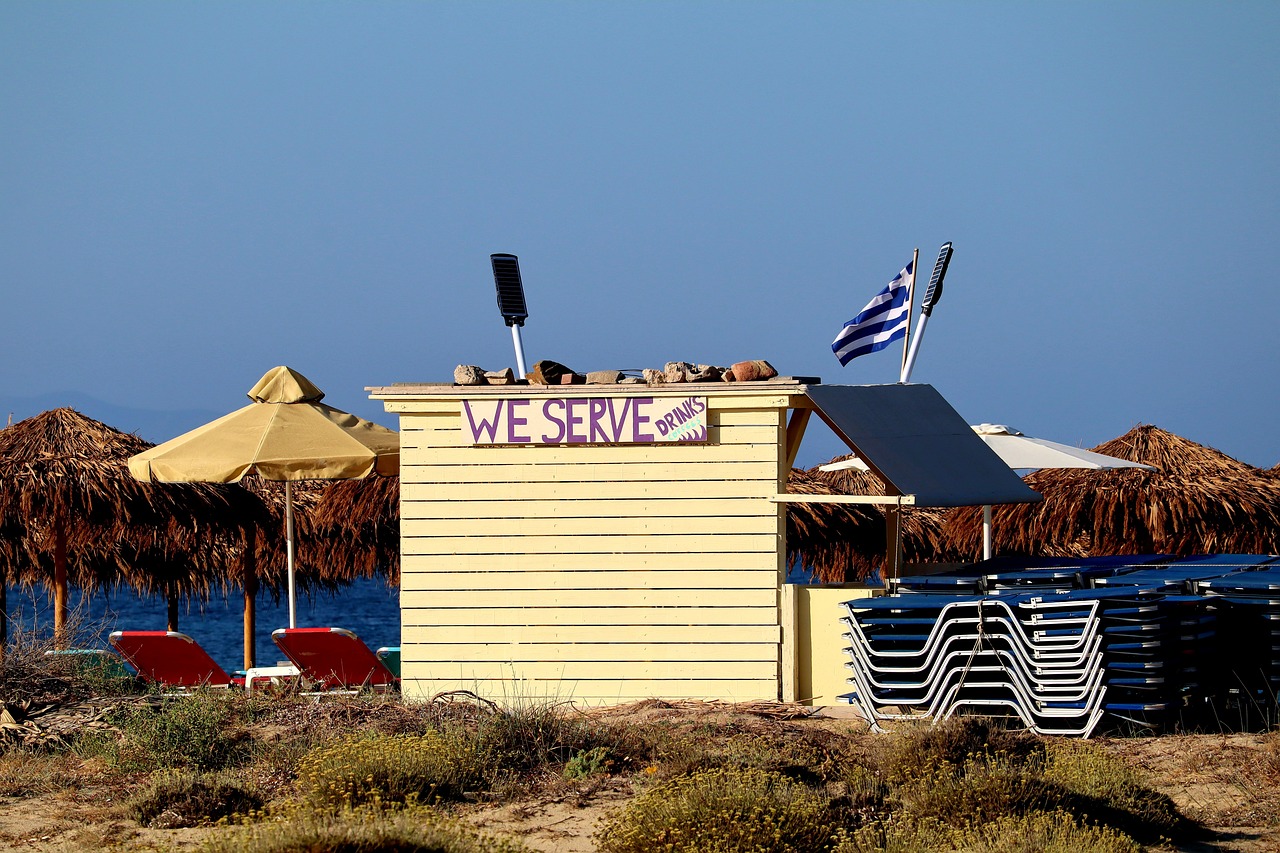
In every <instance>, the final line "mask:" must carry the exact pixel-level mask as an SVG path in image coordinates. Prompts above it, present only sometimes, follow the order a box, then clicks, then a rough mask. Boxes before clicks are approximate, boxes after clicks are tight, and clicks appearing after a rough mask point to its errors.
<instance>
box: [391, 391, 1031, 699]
mask: <svg viewBox="0 0 1280 853" xmlns="http://www.w3.org/2000/svg"><path fill="white" fill-rule="evenodd" d="M369 390H370V392H371V394H372V396H373V397H374V398H375V399H379V400H382V401H383V402H384V404H385V406H386V408H387V411H389V412H394V413H396V414H398V415H399V419H400V440H401V457H400V465H401V468H400V477H401V497H400V500H401V505H400V517H401V588H400V589H401V592H400V605H401V621H402V630H401V667H402V673H403V690H404V693H405V695H406V696H407V697H416V698H422V699H428V698H430V697H432V696H434V695H436V694H438V693H441V692H444V691H450V690H469V691H473V692H475V693H477V694H479V695H481V696H484V697H487V698H490V699H494V700H498V701H503V700H507V701H515V700H524V699H535V700H546V699H564V700H573V701H576V702H580V703H584V704H615V703H622V702H627V701H632V700H637V699H643V698H650V697H663V698H671V699H676V698H701V699H719V700H726V701H748V700H777V699H781V700H785V701H805V700H810V701H817V702H819V703H821V704H833V703H834V701H835V697H836V694H837V693H838V692H839V690H840V688H841V686H842V685H843V669H842V668H841V669H840V671H834V668H835V667H836V666H838V665H839V663H840V653H839V641H840V630H839V625H838V623H836V622H835V621H834V619H835V617H836V616H838V609H837V608H836V606H835V602H836V600H837V599H838V598H839V597H841V596H843V597H844V598H850V597H853V595H854V594H855V593H857V591H856V590H848V589H844V590H830V591H829V592H830V593H831V596H830V597H831V601H830V602H827V601H823V602H819V603H815V602H813V601H810V600H809V598H808V596H809V595H810V594H811V593H813V592H814V591H813V590H807V591H800V592H798V591H797V589H796V588H795V587H794V586H792V585H788V584H785V583H784V582H783V580H784V577H785V558H786V543H785V535H786V525H785V517H784V514H783V512H784V510H783V504H784V502H785V501H786V500H788V499H826V500H859V499H858V498H851V497H845V496H838V497H835V498H807V497H801V496H795V495H790V496H789V495H786V494H785V491H786V489H785V486H786V477H787V473H788V471H789V470H790V468H791V465H792V463H793V461H794V459H795V454H796V450H797V449H798V447H799V443H800V439H801V437H802V435H803V433H804V429H805V425H806V423H807V421H808V419H809V415H810V413H811V412H815V411H816V412H817V413H818V414H819V415H820V416H821V417H822V418H823V419H824V420H825V421H826V422H827V423H828V424H829V425H831V426H832V428H833V430H835V431H836V433H837V434H838V435H840V436H841V437H842V438H844V439H845V441H846V442H847V443H848V444H849V446H850V448H851V449H852V450H853V452H856V453H858V454H859V456H861V457H862V458H863V459H865V460H866V461H867V462H868V464H869V465H870V466H871V467H872V469H873V470H874V471H875V472H876V473H877V474H879V475H880V476H881V477H882V479H884V480H885V482H886V483H887V484H889V485H890V486H891V488H890V489H889V491H891V492H896V494H893V495H891V496H890V497H889V498H875V497H871V498H862V499H860V500H864V501H885V502H890V503H895V502H896V503H899V504H910V503H913V502H914V503H931V504H933V505H955V504H957V503H964V504H982V503H1004V502H1011V501H1024V500H1034V499H1036V497H1037V496H1036V495H1035V493H1033V492H1031V491H1030V490H1029V489H1027V488H1026V486H1025V485H1024V484H1023V483H1022V481H1021V480H1019V479H1018V478H1017V477H1016V476H1014V475H1013V474H1012V472H1011V471H1009V469H1008V468H1006V467H1005V466H1004V465H1003V463H1001V462H1000V461H999V459H998V457H996V456H995V454H994V453H992V452H991V451H990V450H988V449H987V448H986V445H985V444H983V443H982V442H981V441H980V440H979V439H978V438H977V437H976V436H975V435H974V434H973V431H972V430H971V429H970V428H969V427H968V426H967V424H966V423H965V422H964V420H963V419H962V418H960V416H959V415H958V414H956V413H955V410H954V409H951V407H950V406H949V405H947V404H946V402H945V401H944V400H943V399H942V398H941V396H940V395H938V394H937V392H936V391H934V390H933V389H932V388H931V387H930V386H927V385H896V386H823V385H820V384H817V382H816V380H812V381H810V380H805V379H798V378H793V377H777V378H774V379H771V380H768V381H760V382H734V383H729V382H709V383H691V384H688V383H682V384H673V385H628V384H618V385H573V386H554V385H494V386H458V385H435V384H398V385H392V386H387V387H377V388H370V389H369ZM912 446H914V448H915V449H914V450H912V449H911V448H912ZM801 596H804V600H801V598H800V597H801ZM810 614H822V615H821V616H820V617H814V616H811V615H810ZM828 658H829V660H828ZM815 660H821V661H823V662H822V663H821V664H820V668H821V672H814V661H815Z"/></svg>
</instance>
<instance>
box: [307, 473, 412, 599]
mask: <svg viewBox="0 0 1280 853" xmlns="http://www.w3.org/2000/svg"><path fill="white" fill-rule="evenodd" d="M311 525H312V534H313V535H316V536H321V537H324V539H325V541H326V547H327V549H328V550H329V553H330V555H331V559H334V560H335V561H337V562H340V563H341V564H342V565H344V566H347V567H349V570H350V571H351V572H352V575H353V576H354V577H366V578H371V577H377V576H379V575H381V576H385V577H386V578H387V580H389V581H391V582H392V583H397V584H398V583H399V582H400V477H399V476H387V477H368V478H366V479H363V480H339V481H336V482H333V483H328V484H326V485H325V486H324V488H323V490H322V491H321V493H320V496H319V502H318V503H317V505H316V507H315V509H314V511H313V512H312V513H311Z"/></svg>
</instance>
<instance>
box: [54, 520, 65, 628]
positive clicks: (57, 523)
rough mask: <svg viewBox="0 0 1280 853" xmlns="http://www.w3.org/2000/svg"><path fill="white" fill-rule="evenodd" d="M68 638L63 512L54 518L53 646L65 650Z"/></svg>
mask: <svg viewBox="0 0 1280 853" xmlns="http://www.w3.org/2000/svg"><path fill="white" fill-rule="evenodd" d="M67 644H68V638H67V528H66V524H65V523H64V521H63V518H62V514H61V512H55V514H54V518H53V646H54V648H55V649H65V648H66V647H67Z"/></svg>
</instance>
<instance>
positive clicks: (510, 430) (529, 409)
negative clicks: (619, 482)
mask: <svg viewBox="0 0 1280 853" xmlns="http://www.w3.org/2000/svg"><path fill="white" fill-rule="evenodd" d="M462 436H463V440H464V441H466V442H468V443H469V444H473V445H474V444H655V443H658V442H667V441H706V440H707V398H706V397H550V398H547V397H513V398H507V399H493V400H484V399H473V400H463V401H462Z"/></svg>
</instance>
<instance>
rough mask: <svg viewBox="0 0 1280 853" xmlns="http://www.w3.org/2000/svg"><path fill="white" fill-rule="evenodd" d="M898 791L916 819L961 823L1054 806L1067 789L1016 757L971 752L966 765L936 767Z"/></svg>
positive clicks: (983, 820)
mask: <svg viewBox="0 0 1280 853" xmlns="http://www.w3.org/2000/svg"><path fill="white" fill-rule="evenodd" d="M894 796H895V798H896V799H897V800H898V802H899V804H900V807H901V809H902V810H903V811H904V812H905V813H906V814H907V815H909V816H910V818H911V820H913V821H926V822H927V821H936V822H938V823H940V824H947V825H950V826H954V827H963V826H966V825H969V824H973V823H982V822H985V821H991V820H995V819H996V818H999V817H1004V816H1006V815H1021V814H1026V813H1028V812H1033V811H1046V810H1050V809H1053V808H1055V807H1058V806H1060V805H1061V804H1062V802H1063V799H1064V796H1069V795H1066V792H1064V791H1062V790H1061V789H1060V788H1058V787H1057V786H1056V785H1053V784H1052V783H1050V782H1047V781H1046V780H1045V779H1044V778H1042V777H1041V776H1040V775H1039V774H1037V773H1035V772H1032V771H1029V770H1028V769H1027V768H1026V767H1025V766H1022V765H1020V764H1019V763H1018V762H1016V761H1014V762H1011V761H1009V760H1007V759H1003V758H996V759H987V758H970V759H968V760H967V761H965V762H964V765H963V767H960V768H956V767H953V766H950V765H947V766H939V767H934V768H933V769H931V770H929V771H927V772H926V773H925V775H923V776H921V777H919V778H917V779H913V780H911V782H910V783H909V784H899V785H898V786H896V787H895V789H894Z"/></svg>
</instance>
